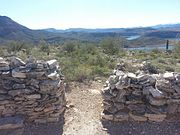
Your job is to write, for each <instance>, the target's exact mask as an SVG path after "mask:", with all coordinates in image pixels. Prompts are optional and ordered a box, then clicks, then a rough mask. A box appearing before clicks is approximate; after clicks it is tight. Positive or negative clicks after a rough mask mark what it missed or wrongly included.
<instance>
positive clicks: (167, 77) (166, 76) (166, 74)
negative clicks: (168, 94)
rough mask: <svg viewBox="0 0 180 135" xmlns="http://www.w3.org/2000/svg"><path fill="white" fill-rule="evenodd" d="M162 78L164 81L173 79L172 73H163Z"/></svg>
mask: <svg viewBox="0 0 180 135" xmlns="http://www.w3.org/2000/svg"><path fill="white" fill-rule="evenodd" d="M163 77H164V78H165V79H169V80H172V79H175V77H174V74H173V73H172V72H171V73H170V72H166V73H164V75H163Z"/></svg>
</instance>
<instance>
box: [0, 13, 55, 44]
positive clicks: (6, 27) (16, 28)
mask: <svg viewBox="0 0 180 135" xmlns="http://www.w3.org/2000/svg"><path fill="white" fill-rule="evenodd" d="M54 36H56V34H53V33H49V32H46V31H43V30H31V29H29V28H27V27H25V26H23V25H21V24H18V23H17V22H15V21H13V20H12V19H11V18H9V17H7V16H0V43H4V42H6V41H23V42H30V43H37V42H39V41H40V40H45V39H47V38H51V37H54Z"/></svg>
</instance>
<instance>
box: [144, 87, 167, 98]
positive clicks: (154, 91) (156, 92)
mask: <svg viewBox="0 0 180 135" xmlns="http://www.w3.org/2000/svg"><path fill="white" fill-rule="evenodd" d="M146 89H147V90H148V91H149V92H150V93H151V94H152V96H153V97H154V98H163V97H164V95H163V93H162V92H161V91H160V90H158V89H154V88H153V87H152V86H150V87H146Z"/></svg>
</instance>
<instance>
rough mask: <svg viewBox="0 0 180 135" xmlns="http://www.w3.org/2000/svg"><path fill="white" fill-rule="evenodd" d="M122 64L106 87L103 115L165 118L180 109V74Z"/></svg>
mask: <svg viewBox="0 0 180 135" xmlns="http://www.w3.org/2000/svg"><path fill="white" fill-rule="evenodd" d="M122 65H123V64H118V66H117V69H116V70H114V73H113V75H111V76H110V77H109V79H108V80H107V82H106V85H105V88H104V89H103V90H102V96H103V109H104V111H103V112H102V118H103V119H106V120H112V121H129V120H133V121H157V122H160V121H163V120H166V119H169V118H170V117H171V116H175V115H178V116H179V113H180V74H179V73H169V72H167V73H164V74H146V73H139V74H134V73H129V72H126V73H125V72H124V71H122V69H123V68H122Z"/></svg>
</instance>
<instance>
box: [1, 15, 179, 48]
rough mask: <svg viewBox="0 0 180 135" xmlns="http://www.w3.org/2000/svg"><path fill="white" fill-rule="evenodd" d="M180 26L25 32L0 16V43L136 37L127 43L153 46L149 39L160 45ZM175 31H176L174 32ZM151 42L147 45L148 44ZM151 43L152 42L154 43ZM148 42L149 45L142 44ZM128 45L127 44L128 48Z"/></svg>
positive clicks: (50, 29)
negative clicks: (137, 37) (136, 37)
mask: <svg viewBox="0 0 180 135" xmlns="http://www.w3.org/2000/svg"><path fill="white" fill-rule="evenodd" d="M179 25H180V24H176V25H159V26H153V27H137V28H107V29H84V28H70V29H66V30H57V29H54V28H49V29H43V30H32V29H29V28H27V27H25V26H23V25H21V24H19V23H17V22H15V21H13V20H12V19H11V18H9V17H7V16H0V44H4V43H7V42H8V41H22V42H27V43H33V44H38V43H39V42H40V41H41V40H44V41H45V42H47V43H50V44H63V43H64V42H66V41H75V40H78V41H80V42H90V43H99V42H100V41H102V40H103V39H104V38H109V37H110V38H117V37H118V38H121V39H123V40H126V37H130V36H137V35H139V36H140V37H141V38H139V39H138V40H137V39H136V40H132V41H131V42H130V44H133V45H136V44H137V45H139V43H141V42H143V43H144V44H149V43H150V44H153V42H152V41H151V39H153V40H156V41H158V42H159V43H160V42H164V40H165V39H166V38H176V37H177V35H180V28H179ZM178 28H179V29H178ZM150 41H151V42H150ZM156 41H154V43H157V42H156ZM145 42H149V43H145ZM130 44H129V45H130Z"/></svg>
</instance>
